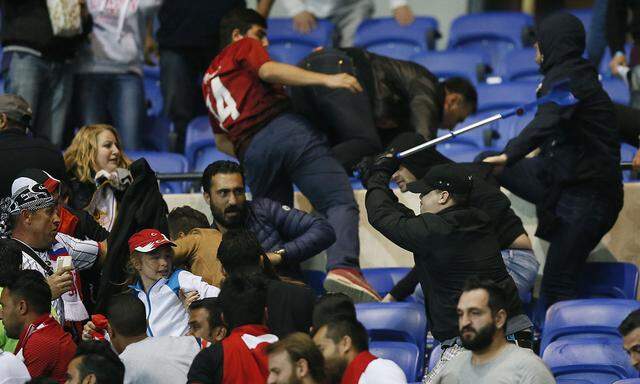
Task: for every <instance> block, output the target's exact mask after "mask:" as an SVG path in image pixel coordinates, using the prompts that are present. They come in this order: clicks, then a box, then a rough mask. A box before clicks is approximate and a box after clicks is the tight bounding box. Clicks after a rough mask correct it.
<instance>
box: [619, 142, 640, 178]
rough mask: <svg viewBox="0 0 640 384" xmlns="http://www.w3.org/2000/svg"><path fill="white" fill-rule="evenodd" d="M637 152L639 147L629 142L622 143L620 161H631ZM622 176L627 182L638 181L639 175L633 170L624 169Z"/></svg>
mask: <svg viewBox="0 0 640 384" xmlns="http://www.w3.org/2000/svg"><path fill="white" fill-rule="evenodd" d="M636 152H638V148H636V147H634V146H632V145H629V144H627V143H622V144H621V145H620V161H624V162H631V161H632V160H633V157H634V156H635V155H636ZM622 177H623V180H624V181H625V182H632V181H635V182H637V181H638V178H637V175H634V174H633V173H632V172H631V170H624V171H622Z"/></svg>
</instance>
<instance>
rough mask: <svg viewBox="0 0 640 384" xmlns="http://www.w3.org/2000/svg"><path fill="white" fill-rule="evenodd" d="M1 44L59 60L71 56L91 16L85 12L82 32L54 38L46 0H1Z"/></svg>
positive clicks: (84, 36)
mask: <svg viewBox="0 0 640 384" xmlns="http://www.w3.org/2000/svg"><path fill="white" fill-rule="evenodd" d="M0 9H2V45H3V47H7V46H9V45H18V46H22V47H27V48H31V49H34V50H36V51H38V52H40V53H41V54H42V55H43V56H44V57H45V58H47V59H51V60H56V61H62V60H67V59H70V58H72V57H73V56H75V54H76V52H77V49H78V47H79V46H80V44H82V42H83V41H84V40H85V38H86V36H87V35H88V34H89V32H91V28H92V20H91V16H90V15H89V14H88V12H87V14H86V17H85V18H84V19H83V23H82V34H81V35H78V36H74V37H56V36H54V35H53V29H52V28H51V19H50V18H49V10H48V9H47V2H46V0H1V1H0Z"/></svg>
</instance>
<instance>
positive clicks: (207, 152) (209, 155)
mask: <svg viewBox="0 0 640 384" xmlns="http://www.w3.org/2000/svg"><path fill="white" fill-rule="evenodd" d="M218 160H231V161H235V162H237V161H238V159H236V158H235V157H232V156H229V155H227V154H226V153H222V152H220V151H218V149H217V148H216V147H215V145H212V146H207V147H202V148H200V149H198V150H197V151H195V153H194V160H193V170H194V171H195V172H202V171H204V169H205V168H207V165H209V164H211V163H213V162H214V161H218Z"/></svg>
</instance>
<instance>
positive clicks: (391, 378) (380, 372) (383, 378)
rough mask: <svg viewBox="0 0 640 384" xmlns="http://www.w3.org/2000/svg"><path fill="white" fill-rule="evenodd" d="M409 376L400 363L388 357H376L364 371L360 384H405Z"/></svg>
mask: <svg viewBox="0 0 640 384" xmlns="http://www.w3.org/2000/svg"><path fill="white" fill-rule="evenodd" d="M406 382H407V378H406V376H405V375H404V372H403V371H402V369H401V368H400V367H398V364H396V363H394V362H393V361H391V360H387V359H380V358H378V359H375V360H373V361H372V362H370V363H369V365H367V369H365V370H364V372H362V375H361V376H360V380H358V384H404V383H406Z"/></svg>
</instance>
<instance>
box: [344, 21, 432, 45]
mask: <svg viewBox="0 0 640 384" xmlns="http://www.w3.org/2000/svg"><path fill="white" fill-rule="evenodd" d="M438 35H439V32H438V21H437V20H436V19H435V18H433V17H429V16H421V17H416V19H415V21H414V22H413V23H412V24H410V25H406V26H402V25H400V24H398V22H397V21H396V20H395V19H394V18H393V17H381V18H375V19H368V20H365V21H363V22H362V23H361V24H360V26H358V30H357V31H356V35H355V38H354V45H355V46H357V47H362V48H365V49H367V50H370V51H372V52H374V51H375V48H376V47H379V46H383V45H387V44H396V45H398V46H406V47H409V48H411V49H417V50H421V51H427V50H434V49H435V40H436V38H437V36H438Z"/></svg>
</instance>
